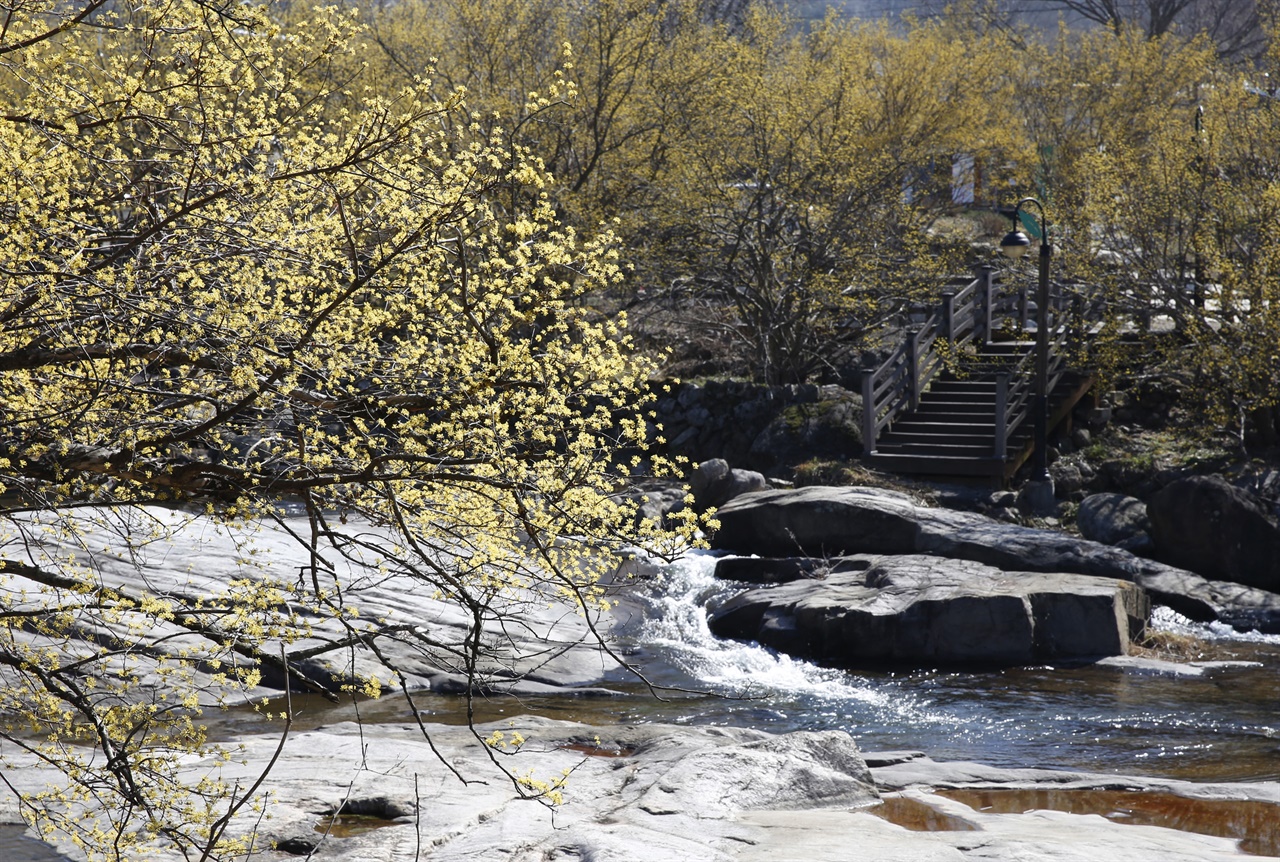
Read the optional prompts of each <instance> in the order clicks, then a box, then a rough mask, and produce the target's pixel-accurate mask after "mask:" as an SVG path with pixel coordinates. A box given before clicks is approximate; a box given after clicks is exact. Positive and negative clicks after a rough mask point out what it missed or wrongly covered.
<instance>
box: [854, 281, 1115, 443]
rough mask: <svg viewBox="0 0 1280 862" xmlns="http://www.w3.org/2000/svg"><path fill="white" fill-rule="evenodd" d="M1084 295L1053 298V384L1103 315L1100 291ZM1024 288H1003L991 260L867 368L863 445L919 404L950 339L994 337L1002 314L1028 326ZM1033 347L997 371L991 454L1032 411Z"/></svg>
mask: <svg viewBox="0 0 1280 862" xmlns="http://www.w3.org/2000/svg"><path fill="white" fill-rule="evenodd" d="M1090 299H1091V301H1085V300H1084V298H1083V297H1082V295H1081V294H1080V293H1079V292H1072V293H1071V295H1070V296H1064V295H1063V294H1062V292H1059V293H1058V294H1057V295H1056V296H1054V297H1053V298H1052V299H1051V302H1050V305H1049V308H1048V310H1047V312H1048V317H1049V333H1050V342H1049V367H1048V375H1049V380H1048V384H1049V389H1048V391H1050V392H1052V391H1053V388H1054V387H1055V386H1057V384H1058V382H1059V381H1060V380H1061V379H1062V376H1063V375H1064V374H1065V373H1066V369H1067V358H1068V355H1069V353H1070V348H1076V349H1078V348H1079V347H1080V346H1081V343H1082V341H1083V338H1084V336H1085V331H1086V326H1087V325H1088V324H1090V323H1092V322H1094V321H1096V320H1099V319H1101V314H1102V313H1103V311H1104V309H1103V307H1102V303H1101V302H1100V301H1099V300H1098V299H1097V298H1096V297H1093V298H1090ZM1027 300H1028V298H1027V291H1026V289H1025V288H1021V289H1018V290H1016V291H1013V292H1008V293H1005V294H1000V293H999V292H997V290H996V288H995V281H994V279H993V277H992V272H991V269H990V267H984V268H983V269H982V270H980V271H979V273H978V276H977V278H975V279H973V280H972V281H970V282H968V283H967V284H964V285H963V286H962V287H960V288H959V289H958V290H954V291H952V290H948V291H945V292H944V293H943V296H942V299H941V300H940V301H939V303H938V304H937V306H936V307H935V308H934V309H933V311H932V312H931V313H930V314H929V316H928V317H926V318H925V320H924V322H923V323H921V324H920V325H918V326H915V327H912V328H911V329H910V330H908V331H907V333H906V334H905V335H904V337H903V339H902V341H901V342H900V343H899V345H898V346H897V348H895V349H894V351H893V353H891V354H890V355H889V357H888V359H886V360H885V361H884V362H883V363H882V364H881V365H879V366H878V367H876V368H868V369H866V370H865V371H864V372H863V375H862V401H863V425H862V437H863V451H864V452H865V453H866V454H867V455H874V454H875V452H876V440H877V439H878V437H879V436H880V433H881V432H882V431H884V430H885V429H886V428H888V427H889V426H890V425H891V424H892V423H893V422H894V421H895V420H896V419H897V418H898V417H899V416H901V415H902V414H903V413H906V412H907V411H909V410H912V409H914V408H915V407H916V406H918V404H919V400H920V395H921V393H923V392H924V390H925V388H926V387H928V385H929V384H930V383H931V382H932V381H933V379H934V378H935V377H936V376H937V375H938V374H939V373H940V372H941V371H942V370H943V367H944V365H945V358H944V355H943V353H942V351H940V350H939V349H938V346H939V342H946V343H948V344H949V345H950V347H951V349H952V350H957V349H961V348H964V347H965V346H967V345H969V344H973V343H977V344H979V345H981V346H985V345H987V344H990V343H992V342H993V341H994V340H995V336H996V335H997V334H998V332H999V330H1000V324H999V323H998V321H1001V320H1004V319H1011V320H1012V321H1013V322H1014V328H1015V329H1016V330H1017V331H1025V330H1026V326H1027V323H1028V319H1029V314H1028V301H1027ZM1033 364H1034V356H1033V352H1028V353H1027V354H1025V355H1024V356H1023V357H1022V358H1021V359H1020V360H1019V361H1018V362H1017V363H1015V364H1013V365H1011V366H1005V367H1002V368H1001V369H999V370H998V371H997V381H998V383H997V405H996V416H995V420H996V432H995V438H994V440H993V447H992V454H993V456H995V457H998V458H1002V457H1004V454H1005V453H1006V450H1007V445H1008V441H1009V439H1011V438H1012V436H1013V434H1014V433H1015V432H1016V431H1017V430H1018V428H1019V427H1020V426H1021V425H1022V423H1023V422H1024V421H1025V420H1026V419H1027V418H1028V417H1029V416H1030V414H1031V403H1032V400H1033V396H1034V389H1035V380H1034V375H1033V374H1031V373H1030V369H1031V367H1032V366H1033Z"/></svg>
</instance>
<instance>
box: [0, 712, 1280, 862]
mask: <svg viewBox="0 0 1280 862" xmlns="http://www.w3.org/2000/svg"><path fill="white" fill-rule="evenodd" d="M478 730H479V732H480V735H481V736H489V735H490V734H492V733H496V732H501V733H502V734H504V735H505V739H506V740H508V741H509V740H510V739H512V735H513V733H515V732H519V733H521V734H522V735H523V736H524V737H525V738H526V739H527V740H528V741H527V742H526V743H525V744H524V745H523V746H522V747H521V748H520V750H519V752H518V753H514V754H513V753H511V751H510V750H509V749H508V750H502V749H498V750H496V751H487V750H486V749H485V748H484V746H482V745H480V744H479V743H478V742H477V740H476V738H475V736H473V735H472V733H471V732H470V730H469V729H468V728H465V727H449V726H445V725H426V726H425V727H424V728H423V729H422V731H419V730H418V728H417V727H416V726H414V725H412V724H404V725H398V726H397V725H366V726H364V727H358V726H356V725H354V724H346V723H343V724H334V725H330V726H328V727H325V728H322V729H316V730H310V731H295V733H294V734H293V735H292V737H291V738H290V739H289V740H288V742H287V744H286V745H285V746H284V749H283V752H282V754H281V756H280V758H279V761H278V762H277V764H276V766H275V769H274V770H273V771H272V773H271V775H270V776H269V778H268V780H267V783H266V785H264V787H263V790H265V791H269V792H270V793H271V794H272V796H271V799H270V804H269V805H268V806H267V808H266V812H265V814H266V816H263V815H262V814H259V813H253V812H250V811H248V809H246V814H247V815H248V816H247V818H246V819H244V820H241V821H238V822H237V823H236V824H235V825H234V826H233V828H232V835H235V836H242V835H245V834H246V831H247V830H249V829H256V841H255V845H256V847H257V848H259V849H258V850H257V852H256V854H255V855H254V856H253V857H252V858H253V859H255V860H258V859H261V860H262V862H267V860H274V862H279V860H284V859H289V858H298V859H301V858H304V857H306V858H310V859H314V860H316V862H409V860H417V859H421V860H424V862H425V860H428V859H429V860H431V862H479V860H493V859H502V860H506V862H546V860H565V862H568V860H588V859H593V860H611V862H792V861H793V860H804V862H849V860H851V859H874V860H877V862H965V860H972V862H983V860H1048V859H1053V860H1055V862H1057V860H1066V862H1095V860H1097V859H1100V858H1105V859H1118V860H1124V862H1239V860H1240V859H1241V856H1240V855H1239V851H1238V848H1237V847H1236V846H1235V842H1234V841H1232V840H1230V839H1226V838H1215V837H1212V836H1206V835H1197V834H1194V833H1191V832H1181V831H1177V830H1176V829H1175V828H1163V827H1157V826H1133V825H1121V824H1118V823H1112V822H1109V821H1107V820H1104V819H1103V818H1101V817H1098V816H1085V815H1072V814H1068V813H1065V812H1061V811H1045V810H1035V811H1025V812H1024V811H1019V812H1018V813H1009V814H1002V813H997V812H996V811H992V810H979V809H975V808H972V807H969V806H967V805H964V804H962V803H959V802H955V801H952V800H947V799H944V798H942V797H941V796H939V795H933V794H929V793H928V788H930V787H949V788H956V787H960V788H963V787H974V788H988V789H990V788H1027V789H1032V790H1034V789H1037V788H1045V789H1081V790H1088V789H1095V788H1104V789H1106V788H1109V789H1115V788H1118V787H1131V788H1133V789H1141V790H1146V791H1156V792H1161V793H1166V794H1170V795H1171V796H1174V797H1178V798H1179V799H1182V800H1188V799H1189V800H1196V799H1219V800H1220V799H1237V800H1257V801H1258V802H1261V803H1277V802H1280V786H1277V785H1275V784H1271V783H1254V784H1233V785H1197V784H1191V783H1188V782H1178V781H1166V780H1153V779H1142V778H1133V777H1127V776H1117V775H1091V774H1087V773H1071V772H1059V771H1049V770H1033V769H1016V770H1011V769H998V768H995V767H991V766H984V765H980V764H973V763H939V762H935V761H932V760H930V759H928V758H926V757H923V756H921V755H919V754H909V753H903V754H899V755H895V756H880V755H877V756H875V757H873V756H871V755H867V756H866V757H865V758H864V757H863V756H862V755H861V753H860V752H859V751H858V749H857V747H856V745H855V744H854V742H853V740H852V739H851V738H850V737H849V735H848V734H845V733H842V732H822V733H803V732H802V733H790V734H781V735H773V734H767V733H763V732H760V731H756V730H750V729H745V728H724V727H673V726H666V725H642V726H614V727H591V726H587V725H581V724H573V723H569V722H559V721H551V720H548V719H540V718H533V717H529V716H521V717H517V718H514V719H512V720H510V721H503V722H499V723H495V724H491V725H482V726H480V727H479V728H478ZM240 741H241V742H242V743H243V746H244V747H243V750H242V751H241V752H240V753H238V754H237V756H236V757H234V758H232V759H231V760H230V761H229V762H226V763H222V764H217V763H215V760H214V758H209V759H208V760H205V761H195V762H192V763H191V764H190V770H191V774H192V776H195V777H203V776H204V775H205V774H206V773H207V772H208V771H209V770H210V769H220V770H221V772H222V776H223V778H224V779H226V780H228V781H229V782H233V783H234V782H237V781H238V782H239V784H240V786H242V787H245V786H248V785H250V784H251V783H252V782H253V781H254V780H255V779H256V778H257V771H256V770H257V769H258V767H259V766H260V764H261V763H262V762H263V761H265V760H266V759H267V758H269V757H271V756H272V755H273V753H274V752H275V749H276V745H277V743H278V742H279V740H278V737H273V736H250V737H245V738H243V739H242V740H240ZM491 754H493V755H495V756H496V757H497V760H498V762H499V763H500V764H502V765H503V766H506V767H508V768H510V769H511V770H513V771H514V772H515V773H516V774H517V775H526V774H527V775H530V776H531V777H533V778H534V779H541V780H548V779H555V778H557V777H560V776H562V775H565V774H566V773H567V774H568V778H567V783H566V786H565V788H564V791H563V795H564V800H563V804H562V805H561V806H560V807H559V808H558V809H556V810H551V809H550V808H547V807H544V806H541V805H538V804H534V803H530V802H529V801H527V800H523V799H521V798H520V795H519V793H517V792H516V789H515V787H514V786H513V784H512V782H511V781H509V780H506V779H505V778H504V777H503V776H502V775H501V774H500V773H498V771H497V769H496V768H495V765H494V763H493V762H491V760H490V755H491ZM9 756H10V757H11V761H10V762H9V763H8V764H7V766H6V770H5V778H6V780H7V781H9V782H11V783H12V786H13V787H14V789H16V790H18V791H20V792H31V791H34V790H38V789H40V788H42V787H43V786H44V782H45V780H46V779H47V778H48V777H49V776H48V775H47V774H46V773H45V772H43V770H42V767H41V764H40V763H39V761H38V760H37V759H36V758H35V757H34V756H30V755H23V754H21V753H20V752H17V753H12V754H11V755H9ZM441 758H443V759H444V760H445V761H447V762H448V764H449V765H450V766H452V767H453V769H455V770H457V772H456V774H451V773H450V772H449V771H448V769H446V767H445V766H444V764H443V763H442V762H441ZM868 763H873V764H877V765H874V766H872V767H871V768H868ZM9 767H12V768H9ZM459 778H465V781H466V783H465V784H464V783H462V781H460V780H459ZM877 785H879V786H880V787H881V788H884V789H886V790H888V791H891V792H896V793H901V794H906V795H909V796H911V797H912V798H913V799H914V801H915V802H916V803H918V804H919V805H925V806H929V807H932V808H935V809H937V810H938V811H939V812H940V814H941V815H945V817H946V819H947V821H948V822H950V823H960V824H964V823H967V824H971V826H970V828H967V829H964V830H963V831H961V830H960V829H959V828H953V829H951V830H946V831H933V832H919V831H910V830H908V829H904V828H903V827H902V826H898V825H896V824H895V823H893V822H892V821H891V819H886V818H885V817H884V816H882V815H883V812H884V807H883V806H880V805H879V804H878V803H879V801H880V800H881V798H882V795H881V791H880V790H878V789H877ZM1176 801H1177V800H1175V802H1176ZM1037 807H1038V806H1037ZM338 810H345V811H347V812H352V813H354V812H357V811H359V812H363V813H365V814H372V815H377V816H381V817H384V818H387V819H386V820H383V821H381V822H378V821H374V822H373V823H370V824H368V826H370V827H375V828H367V829H365V830H352V831H350V832H346V831H342V830H337V831H333V832H330V833H329V834H327V835H326V834H325V832H324V831H323V828H324V825H325V823H326V822H327V820H328V816H329V814H331V813H332V812H335V811H338ZM17 816H18V806H17V802H16V800H14V799H13V798H12V797H6V796H3V795H0V822H16V818H17ZM939 819H941V818H939ZM1174 822H1176V821H1174V820H1173V819H1172V818H1171V824H1172V823H1174ZM317 827H319V829H318V828H317ZM273 845H274V847H275V848H277V849H268V848H271V847H272V846H273ZM62 849H64V850H65V851H66V852H67V854H68V856H69V857H70V858H72V859H74V860H80V859H83V858H84V857H83V853H81V852H80V851H78V850H77V849H76V848H74V847H72V846H71V845H70V844H69V843H67V844H65V845H64V846H63V848H62ZM286 850H287V851H288V853H286V852H285V851H286ZM290 853H291V854H293V855H292V856H291V855H289V854H290ZM1253 858H1255V859H1256V858H1259V857H1253ZM179 859H180V857H178V856H177V855H176V854H163V855H161V856H159V857H158V862H178V860H179ZM6 862H8V860H7V859H6Z"/></svg>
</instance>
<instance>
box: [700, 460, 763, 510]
mask: <svg viewBox="0 0 1280 862" xmlns="http://www.w3.org/2000/svg"><path fill="white" fill-rule="evenodd" d="M768 487H769V484H768V483H767V482H766V481H765V478H764V476H762V475H761V474H760V473H756V472H755V471H753V470H739V469H734V468H732V467H730V466H729V462H728V461H726V460H724V459H723V458H712V459H710V460H709V461H703V462H702V463H700V464H699V465H698V466H697V467H695V468H694V469H693V471H692V472H691V473H690V474H689V490H690V491H692V492H693V501H694V503H693V505H694V508H695V509H697V510H698V511H699V512H705V511H707V510H708V509H716V508H719V507H720V506H723V505H724V504H725V503H727V502H729V501H730V500H732V499H733V498H735V497H738V496H741V495H742V494H749V493H751V492H753V491H765V490H767V489H768Z"/></svg>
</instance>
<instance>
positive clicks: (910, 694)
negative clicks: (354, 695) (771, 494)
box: [0, 554, 1280, 862]
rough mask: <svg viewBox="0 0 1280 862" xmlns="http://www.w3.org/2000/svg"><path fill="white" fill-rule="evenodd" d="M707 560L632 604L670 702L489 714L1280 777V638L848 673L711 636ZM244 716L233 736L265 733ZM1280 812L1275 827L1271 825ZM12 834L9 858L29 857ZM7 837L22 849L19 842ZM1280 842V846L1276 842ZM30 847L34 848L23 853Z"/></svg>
mask: <svg viewBox="0 0 1280 862" xmlns="http://www.w3.org/2000/svg"><path fill="white" fill-rule="evenodd" d="M714 563H715V559H714V557H712V556H711V555H708V554H702V555H694V556H691V557H689V558H687V559H686V560H684V561H681V562H679V563H677V564H675V565H673V566H670V567H668V568H667V569H666V570H665V571H664V572H663V573H662V575H661V576H659V577H655V578H653V579H649V580H642V581H639V582H638V583H637V585H636V588H635V589H634V590H632V591H630V593H631V594H630V595H629V597H628V599H627V600H626V602H625V603H624V604H623V606H622V610H623V611H624V612H625V613H627V614H628V616H629V622H628V624H627V625H625V626H624V635H623V642H622V647H623V650H624V651H625V652H626V653H627V654H628V658H629V659H630V660H632V661H635V662H637V663H639V664H640V665H642V666H643V667H644V669H645V672H646V675H647V676H648V678H649V681H650V682H652V683H655V684H657V685H659V686H666V687H669V690H668V691H667V692H666V694H665V695H664V697H663V698H661V699H659V698H656V697H654V696H653V694H652V693H651V692H650V691H649V689H648V688H647V687H646V686H645V685H642V684H640V683H637V682H635V681H634V680H626V679H623V678H619V679H616V680H612V681H610V684H609V687H610V688H612V689H614V690H616V691H619V692H620V693H621V697H617V698H585V697H584V698H564V697H562V698H522V699H520V700H516V699H514V698H496V699H493V700H490V701H487V702H484V703H482V704H481V705H480V707H481V708H480V710H479V715H478V718H479V719H480V720H481V721H485V720H491V719H497V718H502V717H510V716H514V715H519V714H523V713H538V714H542V715H548V716H551V717H554V718H562V719H568V720H576V721H583V722H587V723H591V724H610V723H633V722H658V721H661V722H670V723H675V724H691V725H695V724H716V725H737V726H750V727H756V728H760V729H764V730H772V731H789V730H800V729H806V730H813V729H833V728H834V729H840V730H845V731H847V732H849V733H850V734H852V735H853V736H854V737H855V738H856V739H857V740H858V742H859V745H860V746H861V747H862V748H863V750H866V751H884V750H893V749H913V750H920V751H923V752H925V753H927V754H928V755H929V756H931V757H933V758H934V759H935V760H973V761H978V762H981V763H986V764H990V765H993V766H1007V767H1020V766H1030V767H1043V768H1051V769H1070V770H1083V771H1091V772H1106V773H1116V774H1128V775H1144V776H1158V777H1170V778H1181V779H1188V780H1196V781H1257V780H1280V739H1278V738H1277V737H1278V736H1280V713H1278V712H1277V710H1276V707H1277V705H1280V637H1277V636H1263V635H1253V634H1240V633H1237V632H1234V631H1232V630H1230V629H1229V628H1226V627H1223V626H1217V625H1198V624H1193V623H1190V622H1189V621H1187V620H1185V619H1182V618H1180V617H1178V616H1177V615H1176V614H1173V613H1171V612H1168V611H1165V610H1163V609H1161V610H1158V611H1157V613H1156V615H1155V619H1154V624H1155V626H1156V627H1158V628H1160V629H1163V630H1166V631H1170V632H1173V633H1175V634H1177V635H1179V636H1184V637H1188V638H1196V639H1198V640H1199V641H1200V642H1201V644H1202V647H1203V649H1204V652H1205V656H1204V658H1206V659H1213V660H1230V661H1237V662H1244V663H1248V664H1247V665H1241V666H1232V667H1226V668H1218V669H1213V670H1209V671H1207V672H1205V673H1204V674H1203V675H1201V676H1193V677H1188V676H1173V675H1168V674H1156V673H1145V672H1135V671H1131V670H1130V671H1122V670H1118V669H1115V668H1109V667H1104V666H1085V667H1073V668H1054V667H1047V666H1046V667H1030V668H1019V669H1012V670H1003V671H989V672H955V671H939V670H920V671H912V672H901V673H889V672H878V673H863V672H847V671H841V670H835V669H830V668H822V667H818V666H816V665H813V664H810V663H808V662H804V661H799V660H796V659H792V658H789V657H787V656H784V655H779V654H777V653H775V652H773V651H771V650H767V649H764V648H761V647H759V646H757V645H754V644H744V643H738V642H733V641H723V640H720V639H717V638H715V637H714V636H713V635H711V633H710V631H709V630H708V628H707V623H706V609H707V607H708V606H712V605H714V604H716V603H717V602H719V601H723V600H724V599H725V598H727V597H728V596H729V595H732V594H733V592H735V591H736V589H737V587H735V586H733V585H732V584H725V583H722V582H718V581H716V580H715V578H714V575H713V569H714ZM418 701H419V706H420V707H422V708H424V711H425V712H426V713H427V716H426V717H427V719H428V720H429V721H435V722H445V723H458V722H461V721H463V720H465V716H464V715H463V713H462V711H461V703H460V700H459V699H458V698H456V697H445V696H427V697H422V698H419V699H418ZM294 706H295V710H296V713H297V716H298V718H297V721H298V725H299V727H300V728H301V727H306V726H308V725H316V724H321V723H332V722H335V721H340V720H345V719H349V718H355V717H356V714H357V708H356V707H354V706H337V707H335V706H332V705H329V704H327V703H324V702H322V701H317V700H311V699H306V698H295V699H294ZM358 712H359V717H360V718H361V719H362V720H364V721H367V722H378V721H395V722H401V721H403V720H404V719H405V712H404V706H403V704H402V703H400V702H398V701H397V699H396V698H393V697H386V698H383V699H382V700H380V701H376V702H372V703H365V704H362V705H360V706H359V707H358ZM249 721H250V719H249V718H248V717H246V719H245V724H244V725H242V726H237V722H235V721H234V720H232V721H231V722H230V724H228V725H223V726H222V727H221V732H223V733H236V732H239V731H246V732H250V731H257V730H259V729H260V728H259V727H257V726H255V725H253V724H250V723H249ZM1273 819H1274V818H1273ZM16 835H17V833H15V832H13V831H12V830H9V829H8V828H5V827H0V860H5V862H9V860H14V859H21V860H43V859H44V858H46V857H41V856H38V855H31V854H30V853H27V855H22V854H23V849H24V848H19V847H18V845H16V844H14V843H13V842H14V841H15V840H16ZM6 842H8V843H6ZM1278 846H1280V845H1278ZM25 849H28V850H29V849H30V848H25Z"/></svg>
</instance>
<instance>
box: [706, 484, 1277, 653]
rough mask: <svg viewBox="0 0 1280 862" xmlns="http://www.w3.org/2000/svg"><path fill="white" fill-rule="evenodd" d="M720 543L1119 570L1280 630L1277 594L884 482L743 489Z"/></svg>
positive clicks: (816, 553)
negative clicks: (929, 500) (929, 501)
mask: <svg viewBox="0 0 1280 862" xmlns="http://www.w3.org/2000/svg"><path fill="white" fill-rule="evenodd" d="M717 518H718V519H719V521H720V525H721V526H720V530H719V531H718V532H717V533H716V534H715V535H714V536H713V537H712V538H711V543H712V546H713V547H716V548H721V549H724V550H732V551H734V552H735V553H738V554H758V555H760V556H777V557H786V556H796V555H806V556H813V557H819V558H823V559H828V558H832V557H836V556H841V555H848V554H858V553H871V554H933V555H936V556H940V557H947V558H950V559H959V560H971V561H974V562H979V563H984V564H986V565H988V566H994V567H996V568H998V569H1003V570H1006V571H1011V572H1018V571H1029V572H1067V573H1074V574H1082V575H1093V576H1095V577H1103V578H1118V579H1121V580H1126V581H1133V582H1134V583H1136V584H1138V585H1139V586H1141V587H1142V588H1143V589H1145V590H1146V591H1147V592H1148V594H1149V595H1150V596H1151V598H1152V600H1153V601H1156V602H1158V603H1160V604H1164V605H1168V606H1169V607H1171V608H1173V609H1174V610H1176V611H1178V613H1180V614H1183V615H1184V616H1187V617H1190V618H1191V619H1195V620H1200V621H1208V620H1220V621H1222V622H1225V623H1227V624H1229V625H1232V626H1235V627H1237V628H1241V629H1257V630H1259V631H1263V632H1277V633H1280V594H1276V593H1273V592H1269V591H1265V590H1261V589H1257V588H1253V587H1247V586H1243V585H1241V584H1237V583H1232V582H1229V581H1216V580H1209V579H1207V578H1205V577H1202V576H1201V575H1198V574H1195V573H1194V572H1191V571H1187V570H1186V569H1181V568H1178V567H1176V566H1172V565H1167V564H1165V563H1160V562H1157V561H1155V560H1147V559H1143V558H1141V557H1136V556H1134V555H1133V554H1132V553H1130V552H1128V551H1126V550H1123V549H1121V548H1116V547H1112V546H1110V545H1104V544H1101V543H1099V542H1092V541H1088V540H1083V539H1080V538H1077V537H1075V536H1071V535H1067V534H1065V533H1060V532H1055V531H1051V530H1038V529H1033V528H1030V527H1022V526H1018V525H1016V524H1007V523H1003V522H1000V521H997V520H993V519H992V518H988V517H986V516H984V515H980V514H977V513H975V512H957V511H952V510H949V509H933V508H928V507H925V506H920V505H917V504H916V503H915V502H914V501H913V500H912V499H911V498H910V497H908V496H907V495H905V494H902V493H899V492H896V491H887V490H884V489H881V488H866V487H862V488H822V487H812V488H801V489H798V490H794V491H788V490H779V491H768V492H765V493H762V494H752V495H750V496H746V497H740V498H738V499H737V500H736V501H733V502H731V503H729V504H728V505H726V506H725V507H724V508H722V509H721V510H720V511H719V512H718V513H717Z"/></svg>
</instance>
